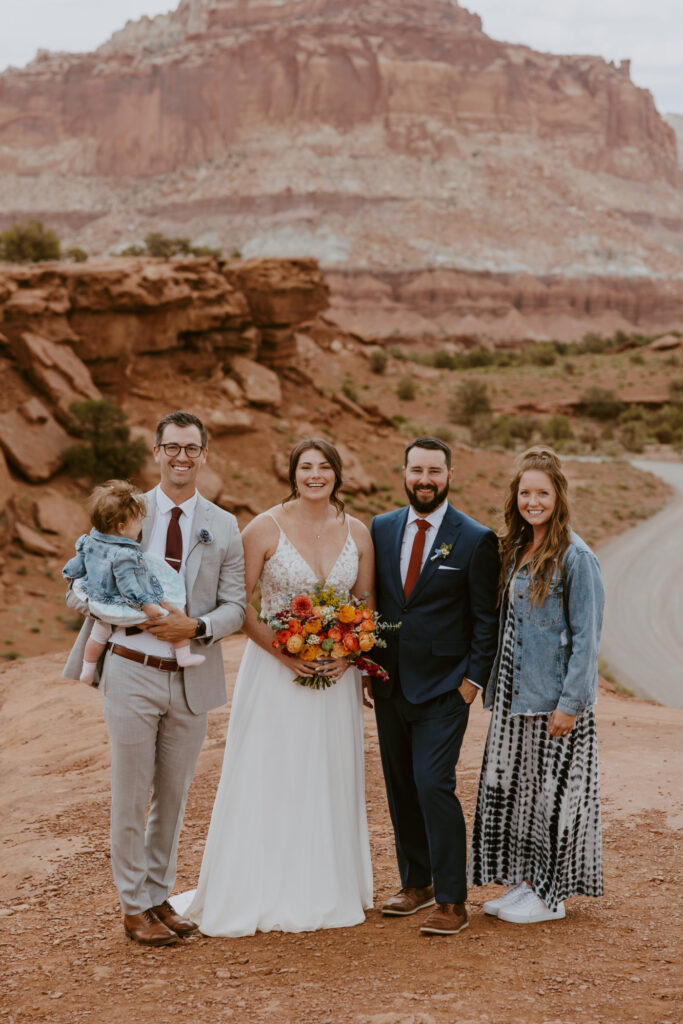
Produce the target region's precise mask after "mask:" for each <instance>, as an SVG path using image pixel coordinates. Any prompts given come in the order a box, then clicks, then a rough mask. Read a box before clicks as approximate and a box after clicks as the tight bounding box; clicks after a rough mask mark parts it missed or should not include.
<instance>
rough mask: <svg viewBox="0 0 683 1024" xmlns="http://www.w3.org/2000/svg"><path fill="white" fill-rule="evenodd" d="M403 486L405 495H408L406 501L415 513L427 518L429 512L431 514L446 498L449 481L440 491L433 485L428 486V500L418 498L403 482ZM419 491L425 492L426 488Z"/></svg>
mask: <svg viewBox="0 0 683 1024" xmlns="http://www.w3.org/2000/svg"><path fill="white" fill-rule="evenodd" d="M403 486H404V487H405V490H406V494H407V495H408V501H409V502H410V504H411V505H412V506H413V508H414V509H415V511H416V512H419V513H420V515H423V516H428V515H429V513H430V512H433V511H434V509H435V508H438V507H439V505H440V504H441V502H442V501H444V500H445V499H446V498H447V497H448V490H449V487H450V480H447V481H446V484H445V486H444V487H443V488H442V489H441V490H439V489H438V488H437V487H436V485H435V484H429V485H428V488H429V490H430V491H431V497H429V498H427V497H424V498H420V497H418V495H417V494H416V492H415V491H411V489H410V488H409V487H408V484H407V483H406V482H405V480H404V481H403ZM421 490H424V491H426V490H427V487H423V488H421Z"/></svg>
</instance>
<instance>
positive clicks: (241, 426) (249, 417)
mask: <svg viewBox="0 0 683 1024" xmlns="http://www.w3.org/2000/svg"><path fill="white" fill-rule="evenodd" d="M206 426H207V429H208V431H209V435H210V436H212V437H221V435H223V434H245V433H247V432H248V431H250V430H256V427H255V425H254V417H253V414H252V413H251V412H250V411H249V409H230V408H228V409H216V411H215V412H212V413H211V415H210V416H209V417H208V419H207V421H206Z"/></svg>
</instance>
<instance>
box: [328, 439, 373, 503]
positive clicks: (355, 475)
mask: <svg viewBox="0 0 683 1024" xmlns="http://www.w3.org/2000/svg"><path fill="white" fill-rule="evenodd" d="M335 447H336V448H337V451H338V452H339V454H340V455H341V458H342V465H343V478H344V483H343V486H342V491H346V492H348V493H349V494H359V493H362V494H372V493H373V492H374V491H376V490H377V484H376V483H375V481H374V480H373V479H372V477H371V476H370V474H369V473H368V472H367V470H365V469H364V467H363V464H362V462H361V461H360V459H359V458H358V456H357V455H356V454H355V453H354V452H352V451H351V449H350V448H349V447H348V446H347V445H345V444H342V443H341V442H338V443H337V444H336V445H335Z"/></svg>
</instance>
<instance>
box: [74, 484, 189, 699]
mask: <svg viewBox="0 0 683 1024" xmlns="http://www.w3.org/2000/svg"><path fill="white" fill-rule="evenodd" d="M88 511H89V513H90V521H91V522H92V527H93V528H92V529H91V531H90V533H84V534H83V535H82V536H81V537H79V538H78V540H77V541H76V554H75V556H74V557H73V558H72V559H70V560H69V561H68V562H67V563H66V565H65V566H64V568H63V570H62V575H63V576H64V578H65V579H67V580H69V582H70V583H71V584H72V585H73V588H74V592H75V593H76V594H77V595H78V596H79V597H80V598H82V599H83V600H84V601H86V602H87V604H88V609H89V611H90V614H91V615H92V616H93V617H94V618H96V619H97V620H98V621H96V622H95V624H94V626H93V628H92V632H91V634H90V637H89V639H88V642H87V643H86V645H85V654H84V658H83V669H82V671H81V677H80V678H81V681H82V682H84V683H90V684H92V682H93V680H94V678H95V667H96V665H97V661H98V659H99V657H100V655H101V654H102V651H103V650H104V648H105V646H106V643H107V640H108V639H109V637H110V636H111V633H112V626H134V625H136V624H138V623H140V622H144V621H145V620H146V619H158V618H161V617H162V616H164V615H168V612H167V611H166V609H165V608H162V607H161V606H160V605H159V603H158V602H159V601H160V600H161V599H162V598H165V599H166V600H167V601H169V602H170V603H171V604H173V605H176V606H178V607H180V608H184V607H185V584H184V582H183V578H182V576H181V575H180V573H179V572H176V571H175V569H172V568H171V567H170V565H168V564H167V562H166V561H165V560H164V559H163V558H160V557H159V556H158V555H152V554H149V553H143V552H142V551H141V549H140V543H139V541H138V537H139V536H140V530H141V529H142V520H143V519H144V517H145V513H146V508H145V499H144V497H143V495H142V494H141V493H140V492H139V491H138V490H136V488H135V487H134V486H133V485H132V484H131V483H129V482H128V481H127V480H108V481H107V483H105V484H102V485H101V486H100V487H96V488H95V490H94V491H93V492H92V494H91V496H90V499H89V502H88ZM173 646H174V648H175V652H176V660H177V662H178V665H179V666H180V667H181V668H189V667H190V666H193V665H201V664H202V662H203V661H206V659H205V657H204V655H202V654H192V653H191V651H190V641H189V640H181V641H179V642H178V643H176V644H174V645H173Z"/></svg>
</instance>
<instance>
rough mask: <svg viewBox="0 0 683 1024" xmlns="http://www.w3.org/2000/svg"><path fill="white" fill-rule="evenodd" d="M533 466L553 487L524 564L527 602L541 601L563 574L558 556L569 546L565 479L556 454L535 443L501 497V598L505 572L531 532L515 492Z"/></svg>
mask: <svg viewBox="0 0 683 1024" xmlns="http://www.w3.org/2000/svg"><path fill="white" fill-rule="evenodd" d="M529 469H537V470H540V471H541V472H542V473H545V474H546V475H547V476H549V477H550V480H551V481H552V485H553V487H554V488H555V496H556V497H555V508H554V509H553V511H552V515H551V517H550V522H549V523H548V531H547V533H546V535H545V537H544V538H543V540H542V541H541V544H540V545H539V547H538V549H537V550H536V551H535V552H534V554H533V556H532V558H531V559H530V561H529V562H528V563H527V564H528V568H529V589H530V591H531V604H532V605H536V604H543V602H544V601H545V599H546V597H547V596H548V590H549V588H550V584H551V581H552V580H553V578H554V577H556V576H557V575H559V576H560V577H562V578H563V577H564V572H563V568H562V558H563V556H564V553H565V551H566V550H567V548H568V547H569V543H570V532H569V501H568V499H567V478H566V477H565V475H564V473H563V472H562V465H561V463H560V460H559V458H558V456H557V454H556V453H555V452H554V451H553V449H552V448H549V447H548V446H547V445H543V444H538V445H534V446H533V448H528V449H527V450H526V451H525V452H523V453H522V454H521V455H520V457H519V459H518V461H517V471H516V473H515V475H514V477H513V478H512V480H511V481H510V490H509V492H508V496H507V498H506V499H505V526H504V527H503V529H502V530H501V532H500V533H499V535H498V536H499V541H500V560H501V566H500V580H499V594H500V596H501V597H502V594H503V590H504V589H505V584H506V581H507V579H508V573H509V571H510V570H511V569H512V568H514V564H515V560H516V558H517V556H518V554H519V551H520V549H522V548H524V547H526V545H527V544H529V543H530V542H531V540H532V539H533V535H534V531H533V528H532V526H531V524H530V523H527V521H526V520H525V519H523V518H522V515H521V513H520V511H519V508H518V507H517V493H518V491H519V483H520V480H521V479H522V474H523V473H526V471H527V470H529Z"/></svg>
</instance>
